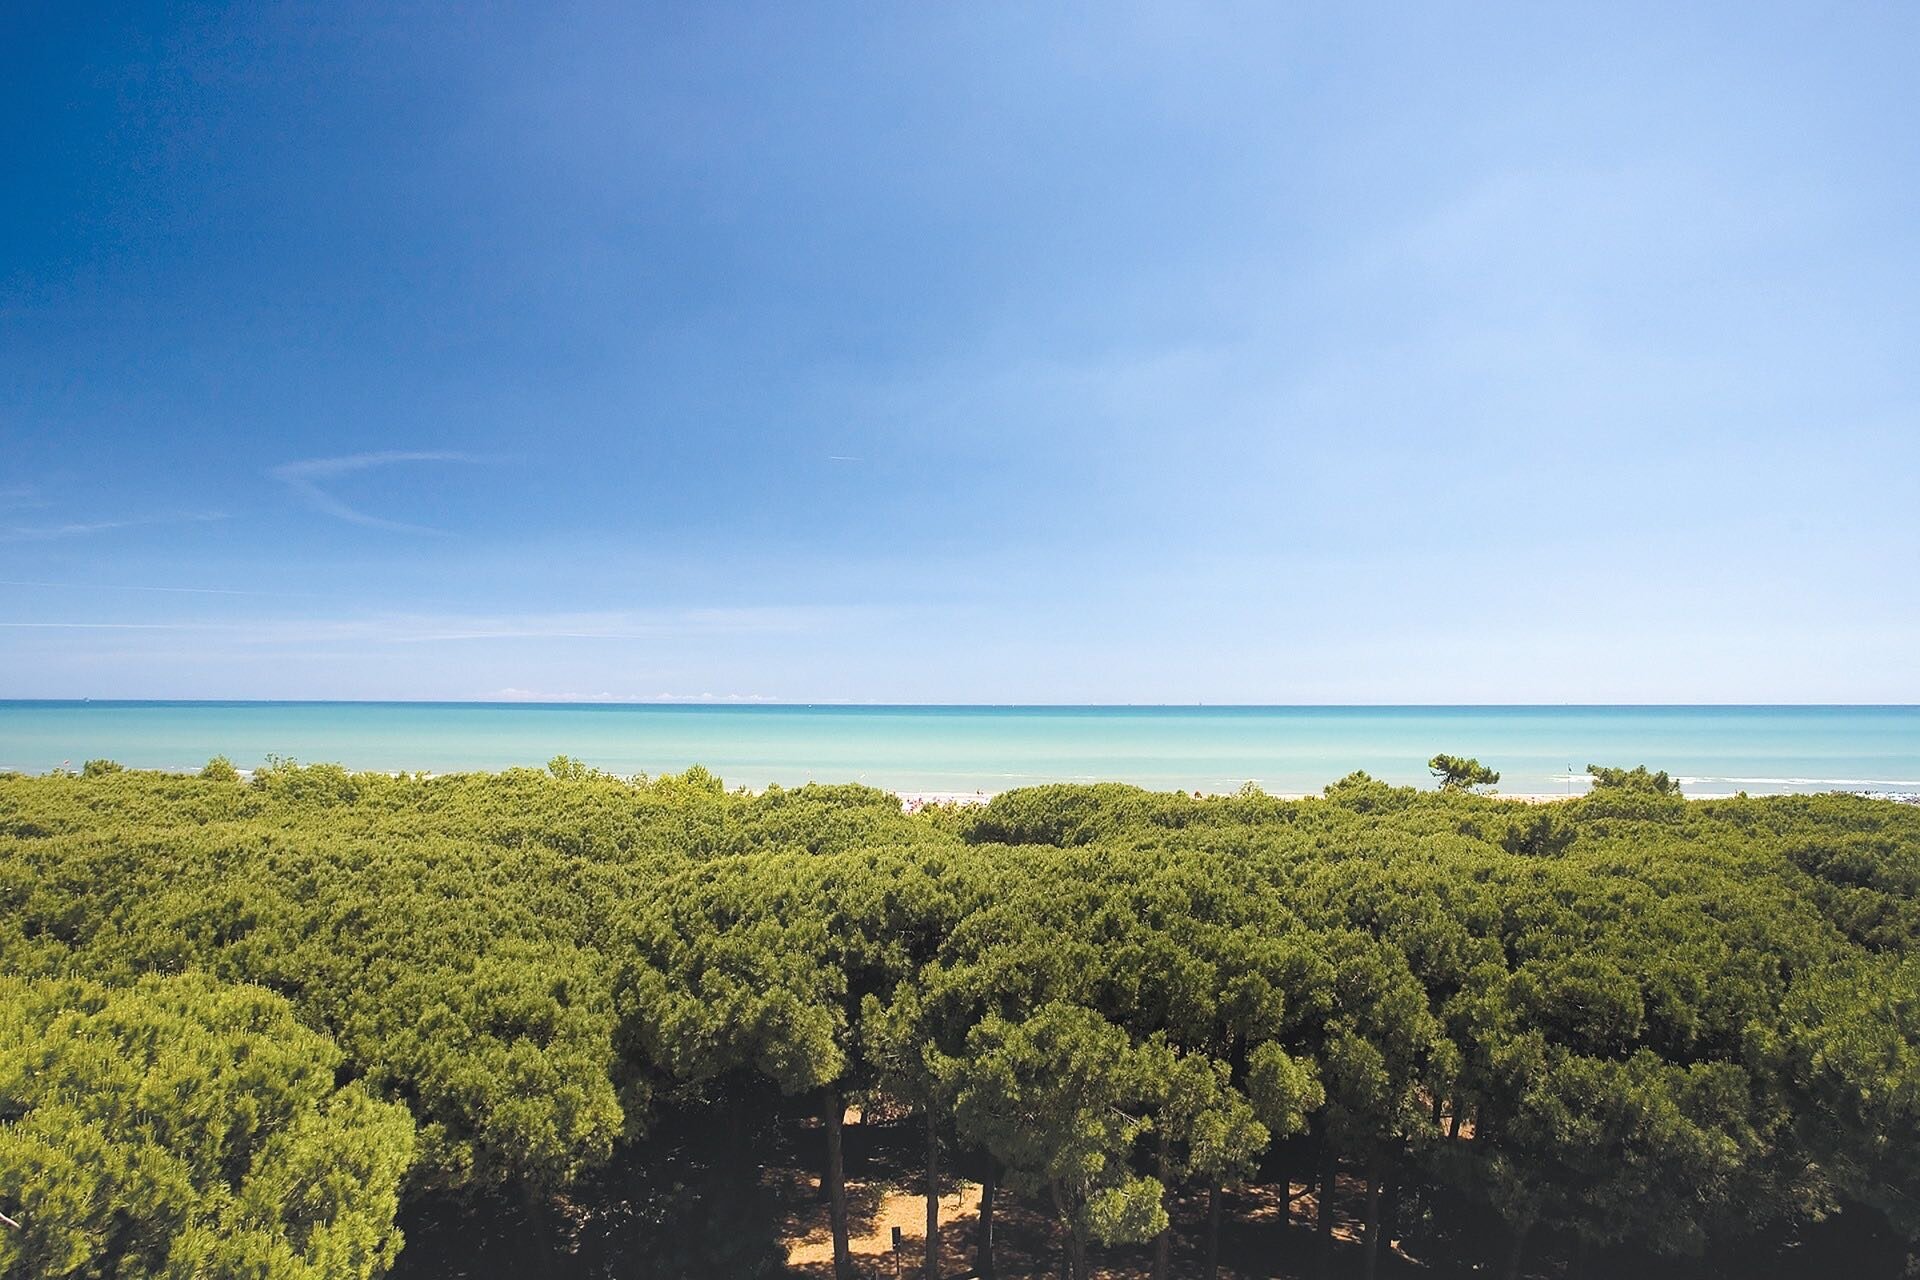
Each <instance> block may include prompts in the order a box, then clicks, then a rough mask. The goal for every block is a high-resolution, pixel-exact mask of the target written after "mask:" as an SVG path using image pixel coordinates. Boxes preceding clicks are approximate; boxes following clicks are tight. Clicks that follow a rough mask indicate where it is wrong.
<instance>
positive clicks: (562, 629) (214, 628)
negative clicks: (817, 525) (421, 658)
mask: <svg viewBox="0 0 1920 1280" xmlns="http://www.w3.org/2000/svg"><path fill="white" fill-rule="evenodd" d="M825 617H826V612H825V611H822V610H817V609H795V608H740V609H675V610H651V611H644V612H642V611H619V612H602V613H538V614H504V615H472V614H397V615H383V616H378V617H369V618H274V619H262V620H254V621H245V620H233V621H219V622H201V621H179V622H173V621H167V622H136V621H124V622H123V621H91V620H89V621H79V620H74V621H66V620H33V621H4V620H0V628H7V629H15V630H36V631H58V630H73V631H197V632H204V633H209V634H219V635H222V636H224V637H227V638H229V639H231V640H232V641H233V642H235V643H238V644H250V645H285V644H335V645H339V644H344V645H352V646H369V645H422V644H456V643H471V642H476V641H517V640H584V641H632V640H668V639H686V638H689V637H698V636H719V635H743V634H769V633H772V634H783V633H794V632H800V631H808V630H813V629H815V628H817V627H818V626H819V625H820V624H821V622H822V621H823V620H824V618H825Z"/></svg>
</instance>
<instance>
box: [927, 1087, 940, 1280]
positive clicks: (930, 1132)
mask: <svg viewBox="0 0 1920 1280" xmlns="http://www.w3.org/2000/svg"><path fill="white" fill-rule="evenodd" d="M924 1275H925V1276H926V1280H940V1123H939V1116H938V1115H936V1114H935V1112H934V1110H933V1108H932V1107H928V1108H927V1261H926V1269H925V1271H924Z"/></svg>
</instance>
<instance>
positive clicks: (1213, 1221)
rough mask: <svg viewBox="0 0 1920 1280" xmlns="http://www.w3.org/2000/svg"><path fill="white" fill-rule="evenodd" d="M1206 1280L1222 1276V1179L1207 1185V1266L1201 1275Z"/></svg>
mask: <svg viewBox="0 0 1920 1280" xmlns="http://www.w3.org/2000/svg"><path fill="white" fill-rule="evenodd" d="M1201 1274H1202V1275H1204V1276H1205V1277H1206V1280H1215V1277H1217V1276H1218V1275H1219V1274H1220V1179H1218V1178H1215V1179H1213V1181H1211V1182H1209V1183H1207V1266H1206V1270H1205V1271H1203V1272H1202V1273H1201Z"/></svg>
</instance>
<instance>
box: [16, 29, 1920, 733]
mask: <svg viewBox="0 0 1920 1280" xmlns="http://www.w3.org/2000/svg"><path fill="white" fill-rule="evenodd" d="M1917 47H1920V8H1916V7H1915V6H1913V5H1911V4H1907V3H1897V4H1896V3H1888V4H1882V5H1841V6H1813V5H1803V6H1777V5H1765V4H1761V5H1754V4H1741V5H1732V4H1727V5H1711V4H1709V5H1690V6H1680V7H1675V6H1666V5H1634V4H1607V5H1593V6H1584V7H1582V6H1571V5H1554V6H1541V5H1512V6H1503V5H1480V6H1470V7H1463V6H1416V5H1385V4H1381V5H1353V6H1311V7H1308V6H1298V7H1294V8H1291V9H1286V10H1281V9H1278V8H1277V7H1274V6H1251V5H1250V6H1244V7H1235V6H1187V5H1172V4H1159V5H1146V6H1139V7H1128V6H1124V5H1088V6H1084V7H1074V6H1067V5H1046V6H1034V5H1005V6H995V5H986V4H978V5H973V4H970V5H951V6H933V5H902V6H846V7H838V6H814V5H774V4H768V5H738V6H702V5H672V6H631V5H626V4H594V3H587V4H574V5H527V6H522V7H514V6H452V5H447V6H428V5H408V4H401V5H378V6H374V5H368V6H357V5H349V4H330V5H311V6H306V5H237V6H233V7H232V8H231V9H221V8H215V7H202V6H195V5H178V4H175V5H165V4H141V5H133V6H128V7H127V8H126V9H125V10H124V11H119V12H113V11H105V10H101V9H98V8H90V9H88V10H86V11H84V12H83V11H82V10H81V9H79V8H77V7H74V6H66V5H52V4H16V5H9V6H7V7H6V8H5V9H4V11H0V164H3V165H4V172H5V174H6V180H5V181H4V182H3V183H0V445H3V446H4V447H3V448H0V696H12V697H65V696H74V697H77V696H93V697H350V698H390V697H399V698H490V697H530V696H531V697H551V698H563V697H606V696H611V697H619V698H653V697H660V696H671V697H705V696H711V697H716V698H728V697H738V698H778V699H782V700H791V701H808V700H824V699H850V700H873V701H908V702H912V701H933V702H941V701H956V702H1000V701H1047V702H1077V701H1099V702H1127V701H1138V702H1153V701H1175V702H1178V701H1196V700H1205V701H1209V702H1228V701H1239V702H1455V701H1462V702H1486V701H1492V702H1529V701H1546V702H1560V701H1576V702H1579V701H1600V702H1606V701H1901V702H1910V701H1920V574H1916V573H1915V571H1914V566H1915V565H1917V564H1920V511H1917V509H1920V502H1916V492H1917V491H1920V358H1916V355H1915V353H1916V352H1920V129H1916V128H1915V121H1916V120H1920V80H1917V79H1916V78H1915V77H1914V76H1913V74H1912V66H1913V56H1914V50H1915V49H1916V48H1917Z"/></svg>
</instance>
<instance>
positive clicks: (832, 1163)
mask: <svg viewBox="0 0 1920 1280" xmlns="http://www.w3.org/2000/svg"><path fill="white" fill-rule="evenodd" d="M820 1111H821V1118H822V1119H823V1120H824V1121H825V1122H826V1127H827V1216H828V1218H829V1220H830V1221H831V1222H832V1224H833V1276H834V1280H854V1273H853V1252H852V1250H850V1249H849V1248H848V1247H847V1177H846V1165H845V1163H844V1161H843V1159H842V1156H841V1151H840V1126H841V1124H842V1122H844V1121H845V1119H846V1103H845V1100H844V1099H842V1098H841V1096H840V1090H839V1089H838V1088H837V1087H835V1086H834V1085H828V1086H827V1087H826V1088H825V1089H822V1090H821V1091H820Z"/></svg>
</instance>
